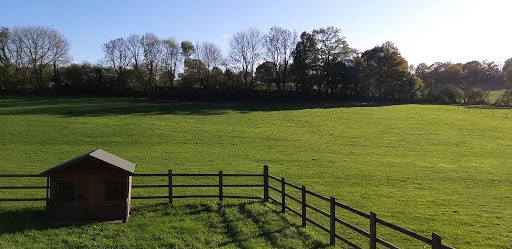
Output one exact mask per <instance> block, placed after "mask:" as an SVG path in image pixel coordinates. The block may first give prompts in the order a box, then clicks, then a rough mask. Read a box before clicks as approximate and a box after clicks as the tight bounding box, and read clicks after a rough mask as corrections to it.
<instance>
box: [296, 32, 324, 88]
mask: <svg viewBox="0 0 512 249" xmlns="http://www.w3.org/2000/svg"><path fill="white" fill-rule="evenodd" d="M292 54H293V64H292V66H291V68H292V72H293V74H294V76H295V90H296V91H298V90H301V91H303V92H306V91H310V90H312V88H313V85H314V84H313V74H315V73H316V72H317V70H318V63H319V56H318V48H317V42H316V39H315V36H314V35H312V34H310V33H308V32H302V34H301V35H300V38H299V41H298V42H297V44H296V45H295V50H294V51H293V52H292Z"/></svg>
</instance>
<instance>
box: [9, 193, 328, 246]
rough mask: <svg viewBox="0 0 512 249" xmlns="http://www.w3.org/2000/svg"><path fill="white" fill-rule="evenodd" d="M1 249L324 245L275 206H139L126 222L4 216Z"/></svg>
mask: <svg viewBox="0 0 512 249" xmlns="http://www.w3.org/2000/svg"><path fill="white" fill-rule="evenodd" d="M0 220H1V221H2V222H9V223H10V224H11V225H10V226H8V225H7V223H3V225H2V226H1V227H0V232H1V234H2V235H1V237H0V238H2V239H1V240H0V248H219V247H222V248H325V247H327V245H326V244H325V243H322V242H320V241H319V240H317V239H316V238H315V237H314V235H312V234H311V232H308V231H307V230H305V229H304V228H300V227H299V225H297V224H294V223H291V222H289V219H288V218H287V217H285V216H283V215H282V214H280V213H278V210H277V209H276V207H275V206H274V205H269V204H267V205H264V204H262V203H261V202H257V203H251V202H248V203H238V204H224V205H222V204H218V203H212V202H207V203H202V204H197V203H196V204H181V205H179V204H178V205H173V206H169V205H168V204H166V203H160V204H146V205H140V206H138V207H136V208H134V210H132V216H131V218H130V220H129V222H128V223H126V224H98V223H96V224H86V225H71V226H61V227H58V226H49V225H46V223H45V220H44V211H42V210H41V209H38V208H25V209H17V210H12V211H6V210H4V211H3V212H2V213H1V214H0Z"/></svg>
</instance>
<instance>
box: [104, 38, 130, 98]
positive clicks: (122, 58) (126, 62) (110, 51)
mask: <svg viewBox="0 0 512 249" xmlns="http://www.w3.org/2000/svg"><path fill="white" fill-rule="evenodd" d="M126 44H127V43H126V40H124V39H123V38H117V39H114V40H110V41H108V42H107V43H105V44H103V46H102V48H103V52H104V53H105V62H106V64H107V65H108V66H109V67H112V69H114V72H115V74H116V78H115V81H113V83H114V87H115V88H117V89H120V88H121V85H125V84H126V83H127V82H126V81H127V78H128V73H127V70H128V67H129V66H130V57H129V54H128V46H127V45H126Z"/></svg>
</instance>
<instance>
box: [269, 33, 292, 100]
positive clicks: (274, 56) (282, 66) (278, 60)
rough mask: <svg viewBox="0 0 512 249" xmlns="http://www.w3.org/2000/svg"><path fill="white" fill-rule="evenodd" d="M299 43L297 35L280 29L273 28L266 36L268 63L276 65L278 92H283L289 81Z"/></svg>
mask: <svg viewBox="0 0 512 249" xmlns="http://www.w3.org/2000/svg"><path fill="white" fill-rule="evenodd" d="M296 43H297V33H296V32H295V31H290V30H287V29H283V28H280V27H272V28H271V29H270V30H269V32H268V34H267V35H265V52H266V58H267V60H268V61H270V62H272V63H274V65H275V67H274V70H275V72H274V74H275V77H276V78H275V79H274V81H275V83H276V87H277V90H279V91H283V90H284V86H285V84H286V80H287V73H288V66H289V64H290V62H291V61H292V58H293V57H292V52H293V49H294V48H295V44H296Z"/></svg>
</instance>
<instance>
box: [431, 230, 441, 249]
mask: <svg viewBox="0 0 512 249" xmlns="http://www.w3.org/2000/svg"><path fill="white" fill-rule="evenodd" d="M441 248H442V244H441V236H439V235H437V234H435V233H432V249H441Z"/></svg>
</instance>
